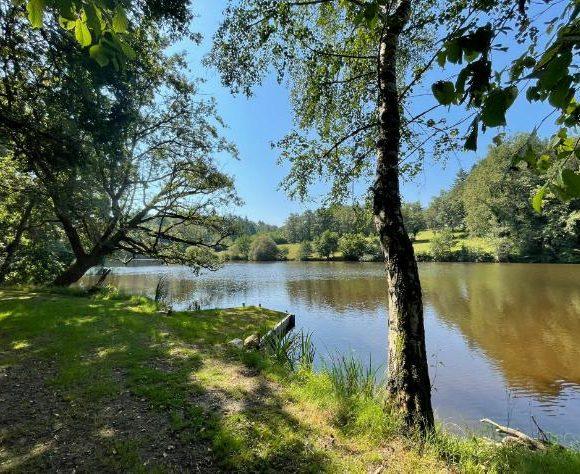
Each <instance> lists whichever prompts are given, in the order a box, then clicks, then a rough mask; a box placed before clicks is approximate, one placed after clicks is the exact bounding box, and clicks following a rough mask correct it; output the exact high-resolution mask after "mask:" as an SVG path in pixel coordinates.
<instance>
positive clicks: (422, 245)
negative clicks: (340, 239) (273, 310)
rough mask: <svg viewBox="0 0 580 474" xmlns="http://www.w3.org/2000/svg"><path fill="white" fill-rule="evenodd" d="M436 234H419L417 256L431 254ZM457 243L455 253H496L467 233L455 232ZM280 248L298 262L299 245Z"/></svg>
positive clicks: (338, 255) (487, 243)
mask: <svg viewBox="0 0 580 474" xmlns="http://www.w3.org/2000/svg"><path fill="white" fill-rule="evenodd" d="M434 234H435V232H434V231H433V230H423V231H421V232H419V233H418V234H417V237H416V238H415V240H414V242H413V248H414V249H415V253H416V254H417V253H418V254H430V253H431V239H432V238H433V235H434ZM453 235H454V238H455V242H454V246H453V250H454V251H458V250H461V248H462V247H463V246H465V247H466V248H467V249H469V250H472V251H479V252H487V253H490V254H493V253H494V246H493V243H492V242H491V241H490V240H489V239H486V238H484V237H471V236H469V235H467V234H466V233H465V232H459V231H457V232H454V233H453ZM278 247H279V248H281V249H287V250H288V260H298V251H299V248H300V244H299V243H295V244H279V245H278ZM333 258H334V259H336V260H340V259H342V253H341V252H336V253H334V255H333ZM312 259H313V260H318V259H320V258H319V256H318V255H317V254H313V255H312Z"/></svg>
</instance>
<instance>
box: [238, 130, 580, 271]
mask: <svg viewBox="0 0 580 474" xmlns="http://www.w3.org/2000/svg"><path fill="white" fill-rule="evenodd" d="M524 139H525V137H516V138H514V139H512V140H509V141H507V142H505V143H503V144H502V145H500V146H494V147H490V149H489V152H488V154H487V156H486V157H485V158H484V159H482V160H481V161H479V162H478V163H477V164H476V165H475V166H474V167H473V168H472V169H471V170H470V171H465V170H461V171H459V173H458V174H457V176H456V178H455V181H454V183H453V185H452V186H451V188H450V189H448V190H444V191H442V192H441V193H440V194H439V195H438V196H437V197H435V198H434V199H433V200H432V201H431V202H430V203H429V205H428V206H427V207H423V206H422V205H421V204H420V203H419V202H410V203H405V204H404V205H403V217H404V220H405V226H406V229H407V232H408V233H409V235H410V237H411V239H415V238H416V237H417V235H418V234H419V233H420V232H421V231H426V230H432V231H435V232H434V233H430V238H429V242H428V243H429V246H428V249H427V250H426V251H425V250H424V249H422V250H416V254H417V258H418V259H419V260H442V261H535V262H538V261H539V262H576V261H580V250H579V249H580V200H578V199H576V200H571V201H568V202H562V201H561V200H558V199H556V198H552V199H550V198H549V197H548V198H547V199H546V200H545V203H544V208H543V210H542V213H541V214H539V213H537V212H536V211H534V209H533V208H532V206H531V199H532V197H533V195H534V194H535V192H536V190H537V189H538V187H539V186H541V181H540V179H539V178H538V177H537V176H536V175H535V174H534V173H532V172H530V171H527V170H525V169H520V168H515V167H514V165H513V163H514V156H516V154H517V153H519V151H520V148H521V146H522V143H523V142H524ZM535 146H537V147H542V146H544V145H543V144H542V143H541V142H540V141H538V142H537V143H536V145H535ZM237 228H239V231H238V234H237V236H236V238H235V240H234V241H233V245H232V246H231V248H230V251H229V255H230V257H231V258H238V259H251V260H252V259H253V260H273V259H285V258H288V253H287V251H288V248H289V247H290V248H291V246H285V245H282V246H280V245H281V244H300V249H299V251H297V252H294V255H293V258H296V259H303V260H306V259H313V258H332V257H334V258H344V259H349V260H360V259H364V260H376V259H380V258H381V254H380V249H379V245H378V242H377V241H376V238H375V229H374V224H373V216H372V211H371V208H370V206H369V204H368V203H364V202H363V203H357V204H353V205H334V206H331V207H324V208H320V209H316V210H308V211H305V212H303V213H299V214H291V215H290V216H289V217H288V218H287V219H286V221H285V223H284V224H283V225H282V226H280V227H277V226H272V225H268V224H265V223H263V222H257V223H255V222H252V221H250V220H248V219H239V225H238V226H237ZM255 236H259V239H258V240H257V244H255V245H254V247H252V243H253V241H254V240H256V237H255ZM476 238H477V239H479V241H481V240H484V241H485V243H486V245H485V246H484V247H485V248H483V249H482V248H481V246H471V245H470V242H471V241H473V239H476ZM258 243H259V244H260V245H258ZM276 244H278V247H276ZM257 247H260V248H266V247H267V248H269V249H270V251H269V252H266V254H263V253H261V252H256V251H255V250H256V248H257ZM252 249H254V251H252Z"/></svg>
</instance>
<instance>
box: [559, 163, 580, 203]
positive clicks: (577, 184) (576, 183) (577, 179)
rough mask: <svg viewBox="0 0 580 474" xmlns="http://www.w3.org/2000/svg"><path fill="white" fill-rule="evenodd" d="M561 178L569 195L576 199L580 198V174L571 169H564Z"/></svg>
mask: <svg viewBox="0 0 580 474" xmlns="http://www.w3.org/2000/svg"><path fill="white" fill-rule="evenodd" d="M561 176H562V183H563V184H564V186H565V187H566V192H567V193H568V195H570V197H574V198H577V197H580V174H578V173H575V172H574V171H572V170H571V169H564V170H562V174H561Z"/></svg>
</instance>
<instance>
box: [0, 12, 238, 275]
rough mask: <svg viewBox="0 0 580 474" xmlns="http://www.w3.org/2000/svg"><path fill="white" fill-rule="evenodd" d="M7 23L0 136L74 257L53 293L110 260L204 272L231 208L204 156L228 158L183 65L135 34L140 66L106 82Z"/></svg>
mask: <svg viewBox="0 0 580 474" xmlns="http://www.w3.org/2000/svg"><path fill="white" fill-rule="evenodd" d="M3 8H4V5H3ZM8 13H9V14H8V15H7V16H5V17H3V18H2V21H3V24H2V26H3V29H4V30H5V31H6V30H7V29H10V28H12V29H13V31H18V32H19V34H12V35H8V37H7V38H6V43H5V44H4V46H6V48H7V51H9V52H10V54H8V55H7V56H6V57H5V58H3V68H2V71H1V73H2V79H3V81H2V82H1V85H0V91H1V92H2V94H0V117H1V118H2V119H5V120H1V121H0V137H2V138H3V139H4V141H5V143H6V147H7V148H8V149H10V150H11V151H12V153H13V154H14V157H15V159H17V160H19V162H20V163H23V164H25V165H26V167H28V169H30V171H31V172H32V173H33V175H34V177H35V180H36V181H37V183H38V184H39V186H40V187H41V190H42V193H43V194H45V195H46V197H47V199H48V201H49V203H50V206H51V208H52V212H53V213H54V215H55V217H56V219H57V220H58V222H59V224H60V226H61V227H62V230H63V232H64V234H65V235H66V238H67V240H68V242H69V244H70V248H71V250H72V252H73V254H74V256H75V261H74V262H73V263H72V265H70V266H69V267H68V268H67V269H66V270H65V271H64V272H63V273H62V274H61V275H59V276H58V277H57V278H56V279H55V280H54V284H56V285H68V284H70V283H73V282H74V281H76V280H78V279H79V278H80V277H81V276H82V275H83V274H84V273H85V272H86V270H87V269H88V268H90V267H91V266H94V265H97V264H99V263H100V262H101V261H102V259H103V258H104V257H105V256H108V255H112V254H114V253H115V252H118V251H124V252H128V253H130V254H133V255H135V254H140V255H147V256H151V257H154V258H158V259H161V260H163V261H165V262H173V263H184V264H188V265H190V266H192V268H194V269H199V268H201V267H206V268H215V266H216V264H217V259H216V257H215V255H214V253H213V250H214V249H220V248H221V243H222V242H223V240H224V239H225V237H226V236H228V235H229V233H230V226H229V222H228V221H227V220H226V219H223V218H222V217H220V215H219V213H218V209H221V208H223V207H224V206H226V205H230V204H231V203H235V202H237V198H236V196H235V193H234V190H233V183H232V181H231V179H230V178H229V177H227V176H225V175H224V174H223V173H221V172H220V171H218V169H217V168H216V166H215V165H214V163H213V162H212V155H213V153H218V152H222V151H223V152H234V149H233V148H232V146H231V145H230V144H229V143H228V142H226V141H225V140H223V139H222V138H221V137H220V136H219V132H218V130H219V127H220V124H221V121H220V119H219V117H217V116H216V114H215V108H214V104H213V103H212V102H211V101H205V100H197V99H196V98H195V95H196V86H195V84H194V83H191V82H189V81H188V80H187V79H185V78H184V76H183V75H182V74H181V72H180V71H181V70H182V69H183V68H184V62H183V59H182V58H180V57H178V56H165V54H164V53H163V51H164V49H165V47H166V46H167V44H168V43H167V41H166V39H165V38H164V37H162V36H160V35H159V34H158V33H157V32H156V31H155V30H143V31H141V32H140V34H139V35H138V34H137V32H136V33H135V35H134V40H135V43H134V44H133V47H134V48H135V49H136V50H137V51H139V52H140V53H142V54H140V55H139V58H140V60H139V61H135V62H134V63H131V64H130V65H128V66H127V67H126V68H125V70H124V71H123V73H120V74H118V75H110V74H107V73H106V72H105V71H103V70H102V69H101V68H100V67H99V66H97V65H96V64H93V63H91V62H89V64H88V65H87V61H89V59H88V58H86V57H85V56H84V55H83V54H82V52H81V51H79V50H78V48H77V47H76V45H74V44H73V43H72V41H73V40H71V39H70V38H69V37H68V35H67V34H66V33H64V32H62V31H60V30H59V29H58V27H56V26H55V25H54V24H50V25H46V26H45V28H44V31H43V33H44V34H39V33H37V32H34V31H31V30H27V29H26V28H18V26H19V25H20V23H19V22H21V21H22V20H21V19H20V17H19V15H18V12H17V11H16V10H10V11H8ZM145 51H146V52H147V53H148V54H147V55H145ZM43 85H45V86H43ZM71 97H83V100H70V98H71Z"/></svg>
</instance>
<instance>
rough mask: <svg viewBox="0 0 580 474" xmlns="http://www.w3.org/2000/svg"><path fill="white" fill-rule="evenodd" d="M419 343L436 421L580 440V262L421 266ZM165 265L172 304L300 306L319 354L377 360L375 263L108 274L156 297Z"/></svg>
mask: <svg viewBox="0 0 580 474" xmlns="http://www.w3.org/2000/svg"><path fill="white" fill-rule="evenodd" d="M420 272H421V279H422V283H423V291H424V302H425V327H426V333H427V351H428V354H429V362H430V369H431V379H432V383H433V387H434V391H433V403H434V407H435V410H436V414H437V417H438V418H439V420H441V421H443V422H444V423H446V424H448V425H449V426H450V427H451V428H453V429H456V430H463V429H468V428H477V429H480V427H479V422H478V420H479V419H480V418H483V417H488V418H492V419H495V420H497V421H498V422H500V423H506V424H509V425H511V426H514V427H518V428H520V429H523V430H526V431H528V432H530V433H535V432H536V431H537V430H536V427H535V425H534V422H533V420H532V416H533V417H534V418H535V420H536V421H537V422H538V424H539V425H540V427H541V428H542V429H543V430H545V431H548V432H551V433H554V434H557V435H559V437H560V438H561V439H562V441H564V442H567V443H572V442H577V441H578V440H580V265H579V266H573V265H543V264H538V265H533V264H525V265H523V264H522V265H518V264H459V263H452V264H445V263H428V264H421V265H420ZM161 274H167V275H168V279H169V285H170V297H171V300H172V303H173V305H174V307H175V308H176V309H187V308H189V307H192V306H193V305H194V304H196V303H197V304H199V305H201V307H202V308H212V307H225V306H241V304H242V303H246V304H247V305H257V304H258V303H261V304H262V305H263V306H265V307H268V308H272V309H278V310H282V311H285V310H287V311H290V312H292V313H295V314H296V322H297V327H298V328H299V329H300V328H302V329H305V330H307V331H312V332H313V333H314V339H315V343H316V346H317V351H318V356H319V357H324V356H328V354H333V353H336V352H337V351H340V352H341V353H345V352H349V351H351V352H353V353H355V354H356V355H357V356H358V357H360V358H361V359H362V360H364V361H368V360H369V357H371V358H372V363H373V365H381V364H382V367H383V369H382V370H384V367H385V363H386V356H387V304H386V283H385V277H384V271H383V267H382V265H381V264H373V263H323V262H312V263H298V262H296V263H283V262H277V263H238V264H228V265H226V266H225V267H224V268H222V269H221V270H219V271H218V272H215V273H207V274H204V275H201V276H198V277H196V276H194V275H193V274H192V273H191V272H190V271H189V270H188V269H187V268H185V267H171V266H170V267H167V266H165V267H140V268H139V267H136V268H117V269H115V272H114V274H113V275H111V276H110V277H109V278H110V280H109V282H110V283H112V284H114V285H116V286H118V287H119V288H121V289H122V290H124V291H127V292H131V293H138V294H145V295H149V296H152V295H153V294H154V289H155V286H156V283H157V281H158V279H159V275H161Z"/></svg>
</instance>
